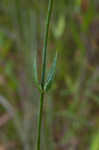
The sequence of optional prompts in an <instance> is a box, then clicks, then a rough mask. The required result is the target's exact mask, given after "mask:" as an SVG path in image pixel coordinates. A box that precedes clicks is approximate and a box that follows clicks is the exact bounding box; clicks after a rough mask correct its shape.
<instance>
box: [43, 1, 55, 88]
mask: <svg viewBox="0 0 99 150" xmlns="http://www.w3.org/2000/svg"><path fill="white" fill-rule="evenodd" d="M52 6H53V0H49V5H48V16H47V20H46V31H45V39H44V48H43V58H42V81H41V86H42V88H44V83H45V73H46V55H47V45H48V44H47V43H48V30H49V24H50V18H51V13H52Z"/></svg>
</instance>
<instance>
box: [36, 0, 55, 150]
mask: <svg viewBox="0 0 99 150" xmlns="http://www.w3.org/2000/svg"><path fill="white" fill-rule="evenodd" d="M52 6H53V0H49V4H48V15H47V20H46V30H45V39H44V48H43V57H42V76H41V88H42V92H41V97H40V111H39V120H38V136H37V150H40V137H41V123H42V116H43V102H44V85H45V73H46V55H47V43H48V30H49V24H50V19H51V13H52Z"/></svg>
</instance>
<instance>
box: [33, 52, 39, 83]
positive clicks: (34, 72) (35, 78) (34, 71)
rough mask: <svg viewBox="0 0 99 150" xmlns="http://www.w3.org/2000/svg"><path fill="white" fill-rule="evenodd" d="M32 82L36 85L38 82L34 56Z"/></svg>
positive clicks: (35, 56) (35, 57)
mask: <svg viewBox="0 0 99 150" xmlns="http://www.w3.org/2000/svg"><path fill="white" fill-rule="evenodd" d="M33 81H34V83H35V84H36V85H37V84H38V83H39V82H38V73H37V55H36V53H35V55H34V62H33Z"/></svg>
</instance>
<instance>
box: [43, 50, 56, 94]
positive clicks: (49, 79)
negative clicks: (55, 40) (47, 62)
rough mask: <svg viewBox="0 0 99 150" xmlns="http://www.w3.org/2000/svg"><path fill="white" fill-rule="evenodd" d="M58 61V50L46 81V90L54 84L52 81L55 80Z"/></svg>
mask: <svg viewBox="0 0 99 150" xmlns="http://www.w3.org/2000/svg"><path fill="white" fill-rule="evenodd" d="M56 62H57V52H56V55H55V57H54V60H53V63H52V66H51V69H50V71H49V73H48V77H47V80H46V82H45V87H44V89H45V91H48V90H49V89H50V88H51V86H52V82H53V80H54V77H55V72H56Z"/></svg>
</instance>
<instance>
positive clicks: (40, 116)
mask: <svg viewBox="0 0 99 150" xmlns="http://www.w3.org/2000/svg"><path fill="white" fill-rule="evenodd" d="M43 101H44V92H42V93H41V96H40V112H39V121H38V137H37V150H40V135H41V122H42V114H43Z"/></svg>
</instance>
